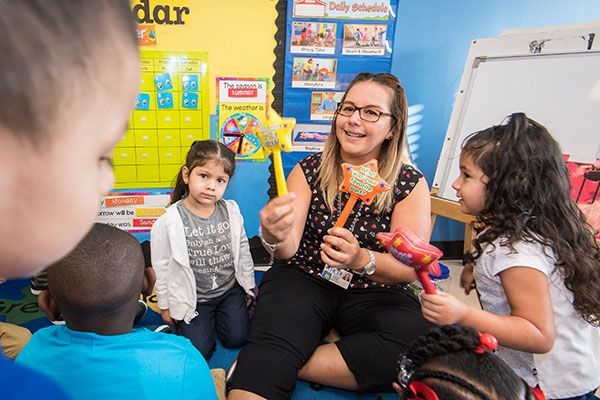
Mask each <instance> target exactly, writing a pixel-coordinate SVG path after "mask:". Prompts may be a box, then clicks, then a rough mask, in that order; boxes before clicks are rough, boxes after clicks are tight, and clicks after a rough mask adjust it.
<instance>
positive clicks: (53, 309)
mask: <svg viewBox="0 0 600 400" xmlns="http://www.w3.org/2000/svg"><path fill="white" fill-rule="evenodd" d="M38 307H39V308H40V309H41V310H42V311H43V312H44V313H45V314H46V316H47V317H48V319H49V320H50V321H56V320H57V319H58V318H59V317H60V310H59V309H58V306H57V305H56V302H55V301H54V298H53V297H52V294H51V293H50V291H49V290H43V291H42V292H41V293H40V294H39V295H38Z"/></svg>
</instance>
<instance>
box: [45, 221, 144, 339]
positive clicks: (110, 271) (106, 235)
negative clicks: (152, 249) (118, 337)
mask: <svg viewBox="0 0 600 400" xmlns="http://www.w3.org/2000/svg"><path fill="white" fill-rule="evenodd" d="M144 264H145V262H144V256H143V253H142V247H141V246H140V244H139V243H138V241H137V240H136V239H135V238H134V237H133V236H131V235H130V234H128V233H127V232H125V231H122V230H120V229H118V228H115V227H112V226H109V225H105V224H99V223H96V224H94V226H93V227H92V230H91V231H90V232H89V233H88V234H87V235H86V236H85V237H84V238H83V240H82V241H81V242H80V243H79V244H78V245H77V247H75V249H74V250H73V251H72V252H71V253H69V254H68V255H67V256H66V257H64V258H62V259H61V260H59V261H57V262H56V263H54V264H52V265H51V266H50V267H49V269H48V289H49V296H48V297H46V298H44V299H43V300H42V299H40V301H46V302H47V304H46V306H45V307H44V309H45V310H50V311H51V312H52V313H53V315H48V317H49V318H50V319H55V318H56V317H57V316H58V315H59V314H62V316H63V317H64V319H65V321H66V323H67V325H68V326H69V328H71V329H75V330H80V331H91V332H96V333H101V334H107V332H119V333H122V332H123V331H129V330H131V327H132V325H133V318H134V316H135V313H136V311H137V299H139V297H140V293H141V292H142V291H143V290H145V289H148V287H147V286H148V285H149V283H148V281H147V279H145V277H146V275H147V273H146V272H145V268H144ZM150 269H151V268H150ZM48 303H50V304H48Z"/></svg>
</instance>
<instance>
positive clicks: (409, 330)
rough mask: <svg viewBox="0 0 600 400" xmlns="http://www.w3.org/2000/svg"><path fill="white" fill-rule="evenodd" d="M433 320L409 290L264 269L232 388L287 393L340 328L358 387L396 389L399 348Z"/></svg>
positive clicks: (271, 395) (275, 395)
mask: <svg viewBox="0 0 600 400" xmlns="http://www.w3.org/2000/svg"><path fill="white" fill-rule="evenodd" d="M429 327H430V324H429V323H428V322H426V321H425V319H424V318H423V316H422V315H421V309H420V305H419V302H418V300H417V298H416V296H415V295H414V294H413V293H412V292H411V291H410V289H408V288H407V289H406V290H396V289H388V288H375V289H363V290H345V289H342V288H340V287H338V286H336V285H334V284H332V283H329V282H327V281H325V280H323V279H321V278H319V277H313V276H309V275H308V274H307V273H305V272H304V271H302V270H300V269H297V268H293V267H287V266H285V267H284V266H282V267H274V268H271V269H270V270H269V271H268V272H267V273H266V274H265V276H264V278H263V280H262V283H261V285H260V295H259V296H258V304H257V307H256V311H255V313H254V316H253V318H252V321H251V323H250V333H249V337H248V343H247V345H246V347H245V348H244V349H243V350H242V352H241V353H240V355H239V358H238V364H237V368H236V370H235V375H234V377H233V381H232V388H233V389H242V390H247V391H250V392H253V393H256V394H258V395H260V396H263V397H265V398H267V399H269V400H277V399H288V398H290V397H291V395H292V393H293V391H294V387H295V384H296V376H297V374H298V370H299V369H300V368H302V366H303V365H304V364H305V363H306V362H307V361H308V359H309V358H310V357H311V355H312V354H313V352H314V350H315V349H316V348H317V346H319V344H320V343H321V339H322V338H323V337H324V336H325V335H326V334H327V333H329V331H330V330H331V329H332V328H335V329H336V330H337V332H338V333H339V334H340V336H341V337H342V339H340V340H339V341H338V342H336V345H337V346H338V348H339V350H340V353H341V354H342V357H343V358H344V361H345V362H346V364H347V365H348V367H349V368H350V370H351V371H352V373H353V374H354V376H355V378H356V381H357V382H358V387H359V391H360V392H391V391H392V390H393V389H392V386H391V384H392V382H393V381H395V380H396V376H397V373H396V368H397V360H398V356H399V355H400V354H401V353H404V352H405V351H406V349H407V348H408V346H409V345H410V343H411V342H412V341H413V340H414V339H415V338H416V337H417V336H419V335H421V334H422V333H424V332H425V331H426V330H427V329H428V328H429Z"/></svg>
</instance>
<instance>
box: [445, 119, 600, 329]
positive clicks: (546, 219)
mask: <svg viewBox="0 0 600 400" xmlns="http://www.w3.org/2000/svg"><path fill="white" fill-rule="evenodd" d="M463 164H471V165H472V166H473V168H474V169H477V168H478V169H479V172H480V173H481V174H482V175H480V176H479V175H477V174H476V176H475V178H479V181H480V182H483V183H484V185H479V189H480V192H481V191H484V192H485V195H484V198H483V199H480V200H481V201H480V203H479V206H480V210H479V212H478V213H474V214H478V217H479V220H480V222H481V223H482V224H483V226H485V228H486V229H485V230H484V231H483V232H482V233H481V234H480V235H478V237H477V239H476V240H475V242H474V247H475V252H474V257H475V258H477V257H479V255H480V254H481V252H482V249H483V245H484V244H486V243H492V242H494V241H495V240H496V239H498V238H501V245H503V246H508V247H512V245H513V244H514V243H515V242H516V241H518V240H529V241H536V242H539V243H541V244H543V245H547V246H549V247H551V248H552V250H553V251H554V253H555V255H556V257H557V263H556V265H557V267H558V269H559V271H560V275H561V276H562V277H563V278H564V280H565V286H566V287H567V288H568V289H569V290H570V291H571V292H572V293H573V296H574V301H573V305H574V306H575V309H576V310H577V311H578V312H579V313H580V314H581V316H582V318H583V319H584V320H586V321H588V322H590V323H593V324H594V325H596V326H597V325H600V269H598V263H600V249H599V248H598V245H597V244H596V242H595V240H594V236H593V234H592V228H591V227H590V226H588V225H587V224H586V222H585V217H584V216H583V214H582V212H581V211H580V210H579V208H578V207H577V205H576V204H575V202H574V201H573V200H572V199H571V196H570V192H571V185H570V179H569V172H568V170H567V165H566V163H565V161H564V159H563V156H562V152H561V149H560V146H559V144H558V142H557V141H556V140H555V139H554V138H553V137H552V135H551V134H550V133H549V132H548V130H547V129H546V128H544V127H543V126H542V125H540V124H539V123H537V122H536V121H534V120H532V119H531V118H528V117H527V116H526V115H525V114H523V113H515V114H512V115H511V116H509V117H508V121H507V122H506V124H504V125H497V126H492V127H491V128H488V129H485V130H483V131H480V132H477V133H474V134H473V135H471V136H469V137H468V138H467V139H466V140H465V143H464V145H463V149H462V154H461V166H463ZM467 180H468V179H466V177H465V176H464V175H463V174H462V173H461V176H460V177H459V178H458V179H457V180H456V181H455V182H454V184H453V187H455V189H457V190H458V194H459V197H461V196H462V197H463V210H465V206H467V199H466V198H465V196H464V194H465V193H463V189H462V187H461V185H463V184H464V185H467V184H466V183H465V182H467ZM471 181H473V182H474V180H473V179H471ZM472 186H477V185H472ZM482 187H484V188H482ZM475 208H476V207H475ZM467 211H468V210H467Z"/></svg>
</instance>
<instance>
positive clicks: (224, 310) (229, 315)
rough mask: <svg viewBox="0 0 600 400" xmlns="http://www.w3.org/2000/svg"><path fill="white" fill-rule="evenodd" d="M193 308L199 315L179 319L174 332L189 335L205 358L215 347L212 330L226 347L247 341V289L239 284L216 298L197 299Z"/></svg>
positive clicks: (208, 356)
mask: <svg viewBox="0 0 600 400" xmlns="http://www.w3.org/2000/svg"><path fill="white" fill-rule="evenodd" d="M196 312H198V315H197V316H196V317H195V318H194V319H192V320H191V321H190V323H189V324H186V323H185V322H183V321H179V322H178V323H177V328H176V332H177V334H178V335H181V336H185V337H186V338H188V339H190V341H191V342H192V344H193V345H194V346H195V347H196V348H197V349H198V350H199V351H200V352H201V353H202V355H203V356H204V358H205V359H207V360H208V359H209V358H210V357H211V356H212V354H213V352H214V351H215V346H216V339H215V333H216V334H217V335H219V339H220V340H221V343H223V346H225V347H240V346H243V345H244V343H246V337H247V335H248V309H247V308H246V292H244V289H242V287H241V286H240V285H239V284H237V283H236V284H235V285H234V286H233V287H232V288H231V289H229V290H228V291H227V292H225V293H223V294H222V295H221V296H219V297H217V298H214V299H210V300H208V301H203V302H199V303H197V305H196Z"/></svg>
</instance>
